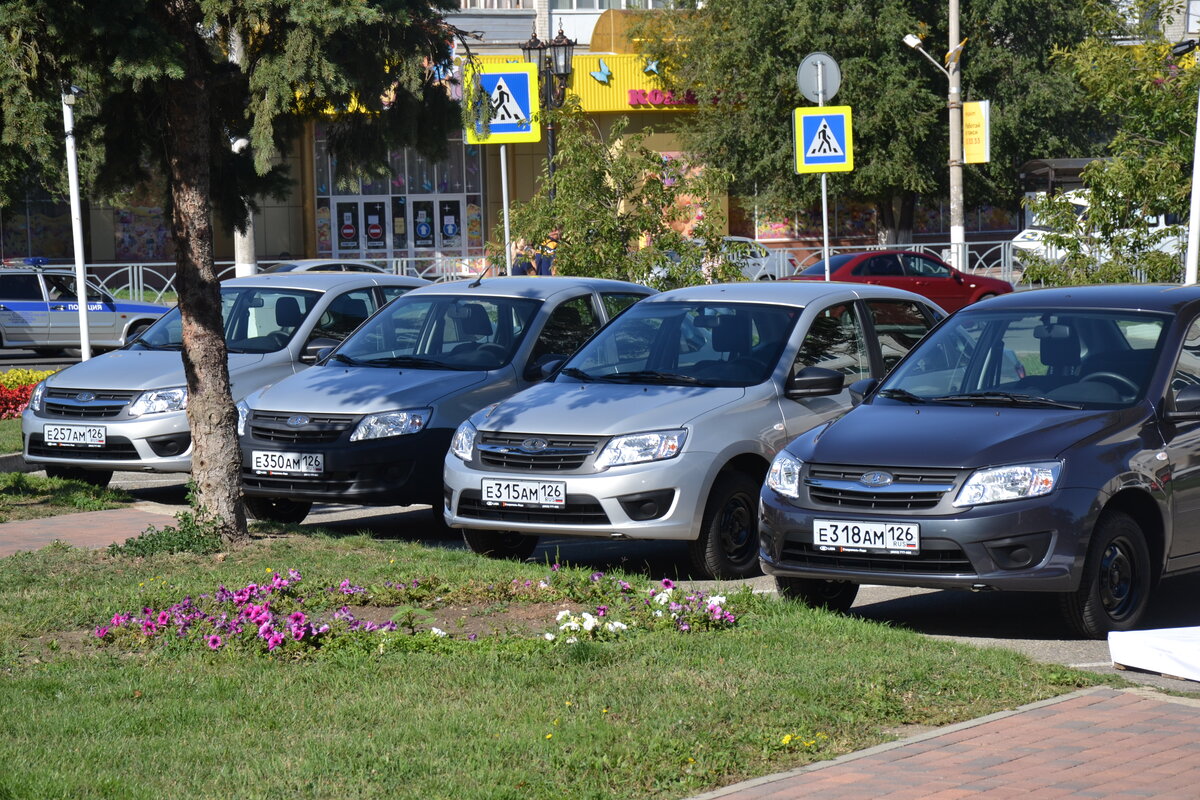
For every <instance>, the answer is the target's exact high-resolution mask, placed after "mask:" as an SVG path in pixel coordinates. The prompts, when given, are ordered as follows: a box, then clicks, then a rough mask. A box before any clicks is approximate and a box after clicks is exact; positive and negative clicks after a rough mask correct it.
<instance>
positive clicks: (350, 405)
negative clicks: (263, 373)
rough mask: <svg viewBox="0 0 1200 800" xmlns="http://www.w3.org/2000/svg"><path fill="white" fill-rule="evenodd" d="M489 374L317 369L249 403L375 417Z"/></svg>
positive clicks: (432, 398) (443, 394)
mask: <svg viewBox="0 0 1200 800" xmlns="http://www.w3.org/2000/svg"><path fill="white" fill-rule="evenodd" d="M488 374H489V373H487V372H482V371H481V372H458V371H452V370H436V369H379V368H375V367H350V366H342V365H337V366H323V367H311V368H309V369H306V370H304V371H303V372H300V373H297V374H296V375H290V376H288V377H287V378H285V379H283V380H281V381H279V382H278V383H275V384H273V385H271V386H268V387H266V388H264V389H260V390H259V391H257V392H254V393H253V394H251V395H250V396H249V397H247V398H246V403H247V404H248V405H249V406H250V407H251V408H254V409H258V410H266V411H299V412H304V413H309V414H314V413H320V414H371V413H374V412H377V411H391V410H393V409H397V408H405V407H415V406H428V405H433V404H434V403H436V402H437V401H438V400H440V399H442V398H443V397H446V396H447V395H452V394H457V393H459V392H462V391H464V390H466V389H468V388H469V387H472V386H475V385H477V384H480V383H482V382H483V381H485V380H487V377H488Z"/></svg>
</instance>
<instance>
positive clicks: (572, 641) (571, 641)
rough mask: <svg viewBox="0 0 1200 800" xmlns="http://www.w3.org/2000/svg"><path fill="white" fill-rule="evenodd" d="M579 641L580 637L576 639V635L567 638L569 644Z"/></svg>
mask: <svg viewBox="0 0 1200 800" xmlns="http://www.w3.org/2000/svg"><path fill="white" fill-rule="evenodd" d="M578 641H579V640H578V639H576V638H575V637H574V636H572V637H571V638H570V639H567V644H575V643H576V642H578Z"/></svg>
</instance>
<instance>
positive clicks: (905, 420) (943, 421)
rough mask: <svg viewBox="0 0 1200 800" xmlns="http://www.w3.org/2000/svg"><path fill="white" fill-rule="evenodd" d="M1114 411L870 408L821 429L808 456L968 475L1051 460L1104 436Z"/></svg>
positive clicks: (826, 460) (825, 461)
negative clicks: (988, 468) (959, 471)
mask: <svg viewBox="0 0 1200 800" xmlns="http://www.w3.org/2000/svg"><path fill="white" fill-rule="evenodd" d="M1123 413H1127V412H1120V411H1071V410H1067V409H1040V408H1038V409H1035V408H997V407H995V406H974V407H971V406H937V407H931V406H929V405H921V406H898V405H897V406H894V405H891V404H889V405H882V404H876V403H872V404H869V405H862V406H859V407H857V408H855V409H853V410H851V411H850V412H849V413H848V414H846V416H844V417H842V418H841V419H839V420H837V421H836V422H833V423H832V424H830V425H829V426H827V427H826V428H825V429H824V430H823V431H822V432H821V433H820V434H819V435H818V436H817V437H816V439H815V441H814V444H813V448H812V452H811V453H808V454H802V457H807V458H808V459H809V460H811V461H814V462H816V463H821V464H829V463H833V464H869V465H872V466H880V467H889V466H896V467H944V468H973V467H985V466H991V465H998V464H1015V463H1018V462H1023V461H1045V460H1048V459H1053V458H1057V457H1058V456H1059V455H1060V454H1061V453H1062V452H1063V451H1064V450H1066V449H1067V448H1068V447H1070V446H1072V445H1074V444H1076V443H1079V442H1083V441H1088V440H1091V439H1093V438H1094V437H1097V436H1100V435H1101V434H1103V433H1104V432H1105V431H1106V430H1110V429H1111V428H1112V427H1113V426H1114V424H1115V423H1116V422H1117V420H1118V418H1120V417H1121V416H1122V414H1123Z"/></svg>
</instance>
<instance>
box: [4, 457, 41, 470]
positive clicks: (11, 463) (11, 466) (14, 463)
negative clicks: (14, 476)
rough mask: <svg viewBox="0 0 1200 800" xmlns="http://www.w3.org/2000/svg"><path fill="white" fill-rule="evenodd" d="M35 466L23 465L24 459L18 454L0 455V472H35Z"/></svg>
mask: <svg viewBox="0 0 1200 800" xmlns="http://www.w3.org/2000/svg"><path fill="white" fill-rule="evenodd" d="M40 469H41V467H39V466H38V465H36V464H27V463H25V457H24V456H23V455H21V454H20V453H4V454H3V455H0V472H37V471H38V470H40Z"/></svg>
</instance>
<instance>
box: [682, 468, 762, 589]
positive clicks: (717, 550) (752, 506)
mask: <svg viewBox="0 0 1200 800" xmlns="http://www.w3.org/2000/svg"><path fill="white" fill-rule="evenodd" d="M760 483H761V481H757V480H755V479H754V478H752V477H750V476H749V475H747V474H746V473H744V472H726V473H723V474H721V475H718V476H717V480H716V482H715V483H714V484H713V488H712V491H711V492H709V495H708V503H707V504H706V505H705V507H704V519H703V521H702V522H701V524H700V536H699V538H697V539H696V541H694V542H692V543H690V544H689V545H688V554H689V555H690V556H691V562H692V568H693V569H694V570H696V571H697V572H700V573H703V574H705V575H708V576H709V577H711V578H716V579H730V580H732V579H736V578H748V577H751V576H754V575H758V574H760V573H761V570H760V568H759V566H758V492H759V488H760Z"/></svg>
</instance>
